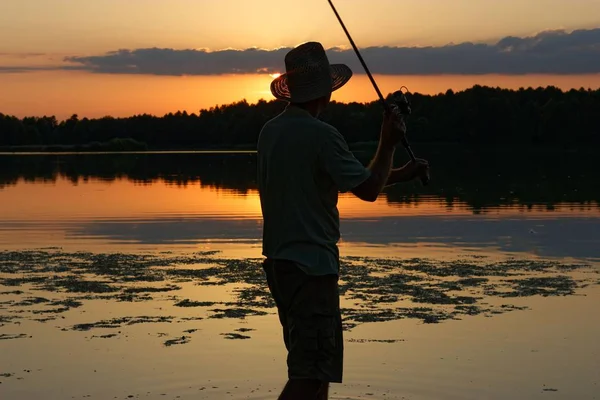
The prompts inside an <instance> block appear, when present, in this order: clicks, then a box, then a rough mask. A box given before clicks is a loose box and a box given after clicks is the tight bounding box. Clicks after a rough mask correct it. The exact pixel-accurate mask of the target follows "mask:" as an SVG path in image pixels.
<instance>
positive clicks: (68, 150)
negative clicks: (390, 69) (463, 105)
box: [0, 141, 592, 157]
mask: <svg viewBox="0 0 600 400" xmlns="http://www.w3.org/2000/svg"><path fill="white" fill-rule="evenodd" d="M377 145H378V143H377V142H355V143H348V147H349V149H350V150H351V151H352V152H354V153H365V152H366V153H373V152H375V150H376V149H377ZM411 147H412V148H413V150H414V151H415V152H416V153H417V157H418V156H419V154H421V153H431V152H434V153H435V152H436V151H439V150H441V149H462V150H467V151H469V150H472V151H494V150H497V151H499V152H504V153H506V152H515V153H523V152H527V151H577V152H581V151H583V152H586V150H590V151H591V150H592V149H591V148H590V147H589V146H586V145H583V144H582V145H573V144H571V145H563V144H558V143H550V144H531V143H530V144H519V145H518V146H513V145H510V144H504V145H500V146H499V145H490V144H475V143H467V144H460V143H455V142H417V141H411ZM398 151H399V152H403V151H404V149H403V148H402V147H399V148H398ZM77 154H81V155H101V154H123V155H124V154H256V146H255V145H239V146H234V147H203V148H164V149H159V148H149V147H148V146H144V147H140V148H135V147H131V148H128V147H121V148H110V147H108V146H97V145H94V144H87V145H49V146H38V145H29V146H0V156H10V155H15V156H19V155H77Z"/></svg>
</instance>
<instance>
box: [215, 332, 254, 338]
mask: <svg viewBox="0 0 600 400" xmlns="http://www.w3.org/2000/svg"><path fill="white" fill-rule="evenodd" d="M221 336H224V337H225V339H229V340H243V339H251V338H252V337H251V336H246V335H242V334H239V333H221Z"/></svg>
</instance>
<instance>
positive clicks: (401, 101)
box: [327, 0, 429, 185]
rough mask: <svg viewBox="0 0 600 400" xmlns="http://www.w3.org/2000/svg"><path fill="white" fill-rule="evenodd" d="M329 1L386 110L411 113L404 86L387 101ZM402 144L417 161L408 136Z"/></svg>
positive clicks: (424, 179)
mask: <svg viewBox="0 0 600 400" xmlns="http://www.w3.org/2000/svg"><path fill="white" fill-rule="evenodd" d="M327 1H328V2H329V5H330V6H331V9H332V10H333V12H334V14H335V16H336V17H337V19H338V21H340V25H341V26H342V29H343V30H344V32H345V33H346V36H347V37H348V40H349V41H350V44H351V45H352V48H353V49H354V52H355V53H356V55H357V56H358V60H359V61H360V63H361V64H362V66H363V68H364V69H365V72H366V73H367V76H368V77H369V80H370V81H371V83H372V84H373V87H374V88H375V91H376V92H377V95H378V96H379V100H380V101H381V104H382V105H383V108H384V109H385V111H386V112H388V113H389V112H395V113H397V114H400V116H402V117H403V116H405V115H409V114H410V113H411V108H410V103H409V101H408V99H407V98H406V96H405V95H404V92H402V88H400V90H398V91H396V92H394V93H393V94H392V105H390V104H389V103H388V102H387V101H385V99H384V98H383V95H382V94H381V91H380V90H379V87H378V86H377V83H376V82H375V79H373V75H371V71H369V68H368V67H367V64H366V63H365V60H363V58H362V56H361V55H360V52H359V51H358V48H357V47H356V44H355V43H354V40H352V36H350V32H348V29H346V25H344V22H343V21H342V18H341V17H340V15H339V14H338V12H337V10H336V9H335V6H334V5H333V2H332V1H331V0H327ZM403 87H404V86H403ZM407 90H408V89H407ZM402 146H404V148H405V149H406V151H407V153H408V155H409V156H410V159H411V161H413V162H415V161H416V159H415V154H414V153H413V151H412V149H411V148H410V144H408V140H407V139H406V137H403V138H402ZM421 183H422V184H423V185H427V184H428V183H429V175H427V176H424V177H421Z"/></svg>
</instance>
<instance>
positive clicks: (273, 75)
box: [269, 73, 281, 79]
mask: <svg viewBox="0 0 600 400" xmlns="http://www.w3.org/2000/svg"><path fill="white" fill-rule="evenodd" d="M269 76H270V77H271V78H273V79H277V78H279V77H280V76H281V74H278V73H277V74H269Z"/></svg>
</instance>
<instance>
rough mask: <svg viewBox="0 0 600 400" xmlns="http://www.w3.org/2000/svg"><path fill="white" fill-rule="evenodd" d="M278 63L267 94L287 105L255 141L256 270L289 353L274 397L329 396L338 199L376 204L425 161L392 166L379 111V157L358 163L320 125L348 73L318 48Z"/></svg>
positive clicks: (336, 345) (336, 325) (336, 378)
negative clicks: (259, 267)
mask: <svg viewBox="0 0 600 400" xmlns="http://www.w3.org/2000/svg"><path fill="white" fill-rule="evenodd" d="M285 65H286V73H285V74H283V75H281V76H280V77H278V78H276V79H275V80H273V82H272V83H271V92H272V93H273V95H274V96H275V97H276V98H278V99H280V100H284V101H287V102H288V103H289V104H288V105H287V107H286V108H285V110H284V111H283V112H282V113H281V114H279V115H278V116H276V117H275V118H273V119H271V120H270V121H268V122H267V123H266V124H265V125H264V127H263V129H262V130H261V132H260V136H259V139H258V187H259V193H260V201H261V208H262V214H263V220H264V225H263V255H264V256H265V257H266V259H265V261H264V264H263V268H264V271H265V274H266V278H267V283H268V286H269V290H270V292H271V294H272V296H273V299H274V300H275V303H276V305H277V310H278V314H279V320H280V322H281V325H282V328H283V339H284V343H285V346H286V348H287V351H288V355H287V367H288V382H287V384H286V385H285V387H284V389H283V391H282V393H281V395H280V397H279V399H280V400H296V399H297V400H309V399H311V400H312V399H327V397H328V389H329V383H330V382H338V383H341V382H342V375H343V348H344V346H343V336H342V321H341V315H340V307H339V291H338V276H339V275H338V274H339V249H338V247H337V242H338V240H339V238H340V229H339V213H338V210H337V201H338V193H339V192H348V191H351V192H352V193H353V194H354V195H355V196H357V197H358V198H360V199H362V200H365V201H368V202H373V201H375V200H376V199H377V197H378V195H379V193H380V192H381V190H382V189H383V188H384V187H385V186H387V185H390V184H394V183H398V182H406V181H410V180H413V179H416V178H418V177H421V176H423V175H424V174H426V173H427V171H428V168H429V165H428V163H427V161H424V160H416V162H409V163H408V164H406V165H405V166H404V167H402V168H398V169H391V167H392V160H393V155H394V150H395V148H396V146H397V145H398V143H399V142H400V141H401V139H402V138H403V137H404V135H405V131H406V127H405V125H404V122H403V121H402V119H401V117H398V116H396V114H394V113H389V114H387V113H386V114H384V117H383V122H382V126H381V135H380V140H379V146H378V149H377V152H376V155H375V157H374V159H373V160H372V162H371V163H370V165H369V166H368V167H365V166H363V165H362V164H361V163H360V162H359V161H358V160H357V159H356V158H355V157H354V155H353V154H352V153H351V152H350V150H349V149H348V145H347V143H346V142H345V140H344V138H343V137H342V135H341V134H340V133H339V132H338V131H337V129H336V128H334V127H333V126H331V125H329V124H326V123H324V122H322V121H320V120H318V119H317V117H318V115H319V114H320V113H321V112H322V111H323V110H324V108H325V107H326V106H327V104H328V103H329V101H330V98H331V93H332V92H333V91H335V90H337V89H339V88H341V87H342V86H344V85H345V84H346V83H347V82H348V80H349V79H350V78H351V76H352V71H351V70H350V68H348V67H347V66H346V65H343V64H333V65H330V64H329V61H328V59H327V55H326V53H325V49H324V48H323V46H322V45H321V44H320V43H317V42H309V43H305V44H302V45H300V46H298V47H296V48H294V49H292V50H291V51H290V52H289V53H288V54H287V55H286V57H285Z"/></svg>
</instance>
